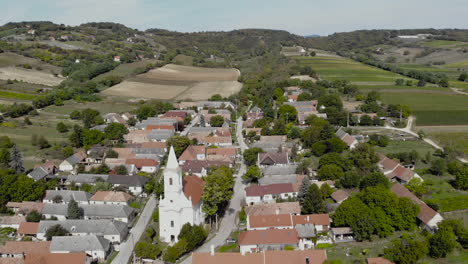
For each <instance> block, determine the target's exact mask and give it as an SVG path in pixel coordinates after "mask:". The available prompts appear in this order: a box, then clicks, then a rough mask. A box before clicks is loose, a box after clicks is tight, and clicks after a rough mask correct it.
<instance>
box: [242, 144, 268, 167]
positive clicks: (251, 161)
mask: <svg viewBox="0 0 468 264" xmlns="http://www.w3.org/2000/svg"><path fill="white" fill-rule="evenodd" d="M262 152H263V149H261V148H250V149H246V150H245V151H244V154H243V156H244V161H245V164H247V165H248V166H252V165H255V164H256V163H257V159H258V154H259V153H262Z"/></svg>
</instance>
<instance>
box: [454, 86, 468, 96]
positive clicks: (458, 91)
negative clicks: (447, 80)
mask: <svg viewBox="0 0 468 264" xmlns="http://www.w3.org/2000/svg"><path fill="white" fill-rule="evenodd" d="M450 89H452V91H454V92H456V93H457V94H463V95H468V93H467V92H463V91H462V90H461V89H460V88H450Z"/></svg>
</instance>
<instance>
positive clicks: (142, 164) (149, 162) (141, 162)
mask: <svg viewBox="0 0 468 264" xmlns="http://www.w3.org/2000/svg"><path fill="white" fill-rule="evenodd" d="M125 164H126V165H134V166H135V167H136V168H137V169H138V170H139V171H141V172H146V173H154V172H156V171H157V170H158V169H159V162H158V161H156V160H154V159H127V160H126V161H125Z"/></svg>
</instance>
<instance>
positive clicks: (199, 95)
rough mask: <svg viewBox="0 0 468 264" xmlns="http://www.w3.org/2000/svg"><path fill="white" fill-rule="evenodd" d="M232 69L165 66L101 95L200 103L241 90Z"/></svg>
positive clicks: (234, 71) (131, 79) (236, 72)
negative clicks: (198, 101)
mask: <svg viewBox="0 0 468 264" xmlns="http://www.w3.org/2000/svg"><path fill="white" fill-rule="evenodd" d="M239 75H240V73H239V71H238V70H236V69H214V68H201V67H191V66H181V65H174V64H169V65H166V66H164V67H161V68H158V69H154V70H151V71H149V72H147V73H144V74H140V75H138V76H136V77H133V78H130V79H128V80H126V81H124V82H122V83H120V84H117V85H115V86H113V87H111V88H109V89H107V90H105V91H103V92H102V93H103V94H105V95H111V96H120V97H133V98H144V99H161V100H182V99H192V100H204V99H208V98H210V97H211V96H212V95H214V94H221V95H222V96H226V97H227V96H230V95H232V94H235V93H237V92H238V91H240V89H241V88H242V84H241V83H239V82H238V81H237V78H238V77H239Z"/></svg>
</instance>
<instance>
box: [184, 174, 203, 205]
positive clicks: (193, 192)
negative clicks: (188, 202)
mask: <svg viewBox="0 0 468 264" xmlns="http://www.w3.org/2000/svg"><path fill="white" fill-rule="evenodd" d="M204 186H205V182H204V181H203V180H202V179H201V178H199V177H197V176H194V175H191V176H186V177H184V194H185V197H187V199H190V197H191V199H192V205H193V206H195V205H197V204H198V203H199V202H200V201H201V198H202V195H203V187H204Z"/></svg>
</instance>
